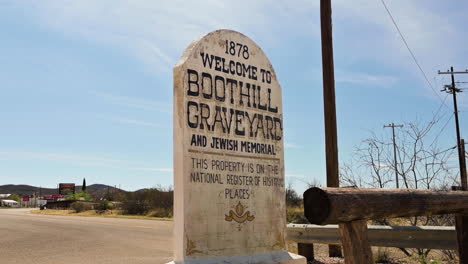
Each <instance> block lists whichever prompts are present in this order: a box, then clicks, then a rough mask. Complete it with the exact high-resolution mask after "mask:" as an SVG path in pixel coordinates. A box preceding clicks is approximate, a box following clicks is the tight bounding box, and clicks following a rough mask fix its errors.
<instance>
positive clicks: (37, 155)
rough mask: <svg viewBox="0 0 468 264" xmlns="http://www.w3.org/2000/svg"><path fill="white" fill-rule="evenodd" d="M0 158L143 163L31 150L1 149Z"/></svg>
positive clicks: (94, 164) (98, 164)
mask: <svg viewBox="0 0 468 264" xmlns="http://www.w3.org/2000/svg"><path fill="white" fill-rule="evenodd" d="M0 160H4V161H8V160H24V161H51V162H62V163H63V162H65V163H69V164H75V165H80V166H89V167H113V168H118V167H122V166H135V165H138V164H143V163H142V162H139V161H130V160H122V159H113V158H107V157H103V156H95V155H88V154H74V153H53V152H32V151H2V152H0Z"/></svg>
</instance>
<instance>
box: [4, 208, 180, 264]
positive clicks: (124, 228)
mask: <svg viewBox="0 0 468 264" xmlns="http://www.w3.org/2000/svg"><path fill="white" fill-rule="evenodd" d="M171 260H172V222H166V221H151V220H133V219H116V218H98V217H75V216H48V215H35V214H31V213H29V210H25V209H0V263H1V264H13V263H21V264H24V263H31V264H42V263H44V264H56V263H57V264H75V263H79V264H83V263H99V264H101V263H102V264H104V263H112V264H116V263H125V264H132V263H152V264H154V263H167V262H169V261H171Z"/></svg>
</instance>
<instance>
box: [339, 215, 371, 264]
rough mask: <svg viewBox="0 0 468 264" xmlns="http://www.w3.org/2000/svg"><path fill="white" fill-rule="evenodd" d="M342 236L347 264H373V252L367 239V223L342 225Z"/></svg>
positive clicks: (354, 222) (362, 221) (363, 221)
mask: <svg viewBox="0 0 468 264" xmlns="http://www.w3.org/2000/svg"><path fill="white" fill-rule="evenodd" d="M339 226H340V234H341V244H342V246H343V251H344V256H345V263H346V264H372V263H374V260H373V257H372V250H371V247H370V244H369V239H368V237H367V222H366V221H365V220H358V221H353V222H347V223H341V224H339Z"/></svg>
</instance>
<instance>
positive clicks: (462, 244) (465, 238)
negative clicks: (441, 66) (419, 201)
mask: <svg viewBox="0 0 468 264" xmlns="http://www.w3.org/2000/svg"><path fill="white" fill-rule="evenodd" d="M439 74H450V75H451V77H452V85H445V86H444V89H443V90H442V91H445V92H447V93H449V94H452V95H453V107H454V114H455V125H456V130H457V146H458V163H459V165H460V178H461V185H462V190H463V191H467V190H468V186H467V179H466V166H465V165H464V164H465V153H464V149H465V144H464V142H465V141H464V140H462V139H461V136H460V125H459V124H458V106H457V93H461V92H462V90H461V89H457V88H456V87H455V76H454V75H455V74H468V70H466V71H464V72H454V71H453V67H450V71H447V72H441V71H439ZM455 228H456V230H457V242H458V243H457V244H458V252H459V259H460V263H468V216H465V215H463V214H457V215H456V217H455Z"/></svg>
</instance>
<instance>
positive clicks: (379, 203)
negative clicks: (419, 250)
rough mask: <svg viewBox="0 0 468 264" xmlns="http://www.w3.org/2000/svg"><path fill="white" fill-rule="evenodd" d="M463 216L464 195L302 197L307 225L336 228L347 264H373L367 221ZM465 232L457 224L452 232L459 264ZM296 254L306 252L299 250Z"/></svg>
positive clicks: (359, 192)
mask: <svg viewBox="0 0 468 264" xmlns="http://www.w3.org/2000/svg"><path fill="white" fill-rule="evenodd" d="M467 212H468V193H467V192H458V191H452V192H440V191H421V190H386V189H357V188H311V189H309V190H307V191H306V192H305V193H304V214H305V216H306V218H307V219H308V220H309V222H311V223H312V224H319V225H325V224H338V225H339V232H340V238H341V244H342V246H343V252H344V255H345V263H347V264H351V263H352V264H369V263H373V258H372V251H371V248H370V246H371V243H370V240H369V234H368V227H367V220H377V219H382V218H392V217H412V216H427V215H441V214H458V215H457V217H458V218H466V217H465V216H464V215H466V214H467ZM458 222H459V221H457V223H458ZM466 228H468V226H467V227H465V228H463V226H458V224H457V228H456V231H457V233H456V234H457V241H458V243H457V245H458V252H459V255H460V263H462V264H468V261H466V260H465V258H464V256H466V254H467V252H466V250H468V243H467V240H466V235H467V234H466V231H467V230H466ZM299 250H302V251H305V250H307V248H306V247H305V246H301V247H300V248H299ZM309 250H310V248H309ZM306 256H307V255H306Z"/></svg>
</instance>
